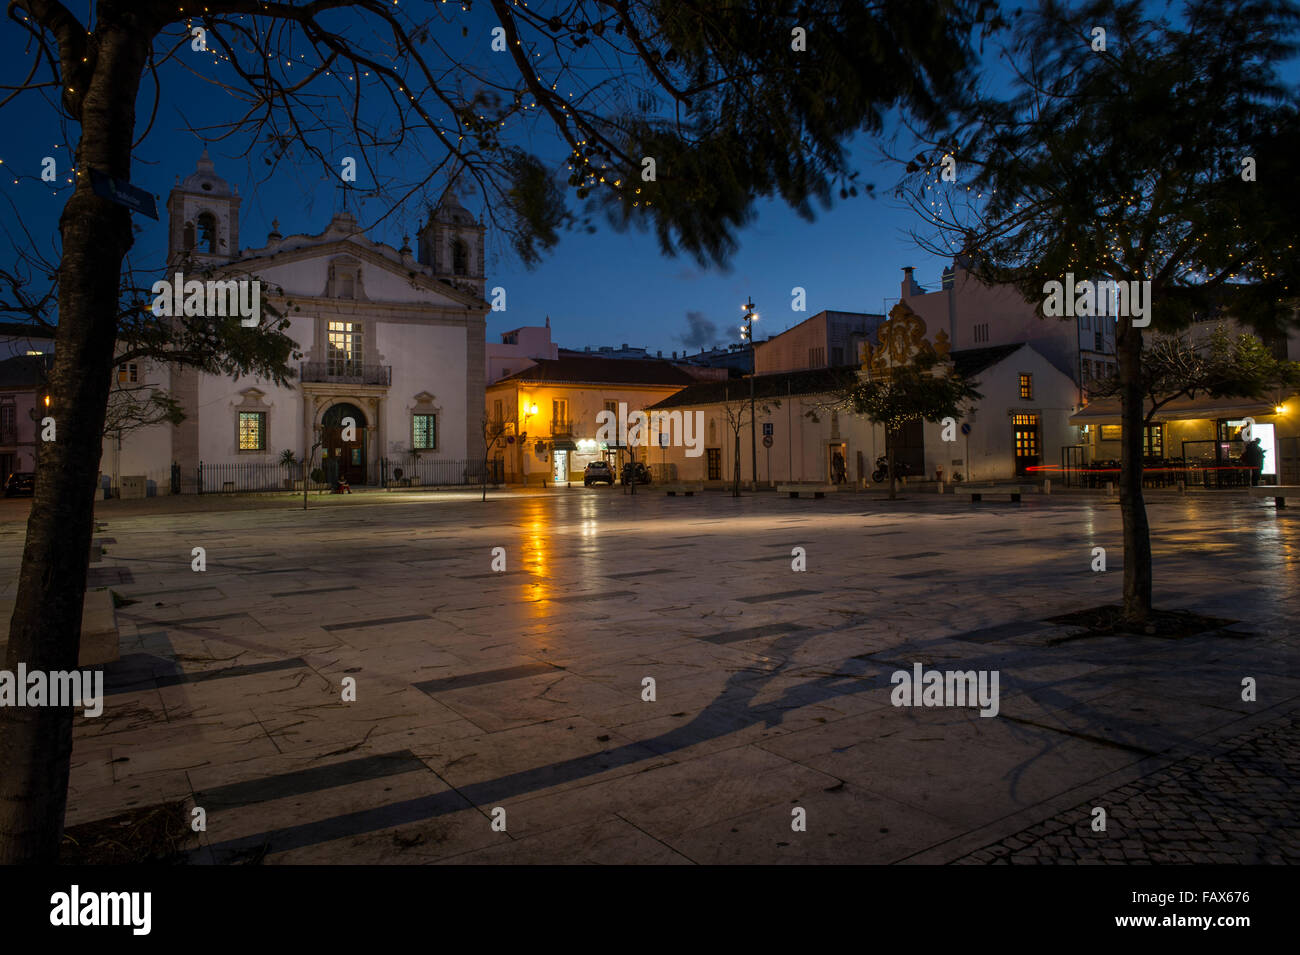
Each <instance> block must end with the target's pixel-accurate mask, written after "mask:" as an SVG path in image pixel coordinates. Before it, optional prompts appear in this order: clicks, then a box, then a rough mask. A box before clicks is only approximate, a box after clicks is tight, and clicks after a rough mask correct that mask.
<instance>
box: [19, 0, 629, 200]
mask: <svg viewBox="0 0 1300 955" xmlns="http://www.w3.org/2000/svg"><path fill="white" fill-rule="evenodd" d="M440 2H441V4H442V5H443V6H446V5H447V4H448V2H449V0H440ZM399 5H400V0H393V6H394V7H397V6H399ZM513 5H514V6H516V7H522V8H525V9H527V8H528V4H527V2H525V0H513ZM455 6H458V7H459V8H460V11H461V12H463V13H470V12H471V6H470V4H468V3H465V2H458V3H455ZM189 9H190V11H191V12H189V13H188V15H187V17H186V19H185V21H184V23H185V30H186V32H187V35H188V36H194V35H195V34H194V31H195V29H196V28H200V29H201V28H203V27H204V23H203V21H202V20H201V19H196V17H197V16H198V14H197V11H195V10H194V8H189ZM204 9H206V8H204ZM177 12H178V13H180V14H182V15H185V14H186V13H187V7H186V6H184V5H181V6H178V7H177ZM236 19H237V20H238V21H240V22H243V21H246V20H248V19H249V17H248V16H246V15H239V16H238V17H237V18H236ZM22 20H23V21H25V22H30V16H28V15H26V14H24V15H22ZM87 35H88V36H90V35H91V34H90V33H89V32H88V33H87ZM514 43H515V45H516V46H522V40H520V39H517V38H516V39H515V40H514ZM192 52H193V53H194V54H196V55H206V57H207V58H208V61H209V63H210V64H211V65H212V66H214V67H215V66H219V65H220V64H222V63H232V62H233V60H232V57H231V56H230V55H228V54H226V53H223V52H222V51H221V50H220V49H219V48H218V47H217V46H216V45H212V46H209V45H207V44H206V43H203V44H201V48H198V49H193V48H192ZM531 53H532V58H533V59H536V60H541V59H542V53H540V52H537V51H531ZM278 59H279V57H277V60H278ZM283 66H284V68H285V69H286V70H292V69H295V68H302V69H305V70H315V71H320V70H321V65H320V64H318V65H313V64H311V63H309V62H308V61H307V56H306V54H305V53H299V54H298V55H297V59H296V60H295V59H292V58H288V57H286V58H284V60H283ZM358 72H359V74H360V78H361V79H370V78H372V77H375V76H377V75H378V74H376V73H374V72H373V71H371V70H364V69H363V70H360V71H356V70H352V71H344V70H338V71H336V70H329V69H326V70H324V71H323V72H322V75H323V76H325V77H335V76H337V77H339V78H340V79H343V78H346V81H347V82H356V81H357V78H358ZM533 80H535V81H536V83H537V84H538V85H540V86H542V87H545V86H549V87H550V89H551V91H552V92H555V93H561V91H560V89H559V83H558V82H550V83H548V82H547V81H546V80H544V79H543V78H542V77H541V75H540V74H539V73H538V72H537V71H535V70H534V71H533ZM397 89H398V91H399V92H401V93H404V94H406V96H407V99H408V100H409V101H410V103H411V104H412V105H413V106H418V104H419V97H418V96H417V95H416V93H414V92H412V91H411V90H409V89H408V88H407V87H406V86H405V85H404V84H401V83H399V84H398V85H397ZM68 91H69V92H75V90H74V89H73V88H71V87H70V88H69V90H68ZM563 95H565V94H563V93H561V96H563ZM574 95H575V94H574V92H572V91H569V92H567V97H568V99H569V100H572V99H573V98H574ZM548 105H549V106H550V108H552V109H556V110H558V111H559V113H560V114H561V116H562V117H564V118H565V121H566V126H568V123H570V122H574V123H577V115H578V114H577V113H576V112H575V111H574V109H573V108H572V107H571V106H570V104H569V103H567V102H565V101H564V99H563V98H561V99H557V100H556V101H555V102H553V103H550V104H548ZM541 108H542V103H540V102H538V101H537V99H536V98H535V97H534V98H532V100H531V101H529V102H518V103H516V104H515V106H514V108H513V109H514V110H517V111H519V112H520V113H521V114H522V115H525V116H526V115H528V113H529V112H530V111H535V110H540V109H541ZM477 118H478V121H479V122H480V123H489V122H490V123H492V125H493V126H494V127H496V128H497V129H504V128H506V127H507V120H506V119H503V118H499V117H496V118H492V119H489V117H488V116H487V115H485V114H482V113H480V114H478V115H477ZM441 132H442V133H444V134H446V135H448V136H450V135H451V134H452V133H454V134H455V135H456V143H457V144H458V145H459V144H460V143H463V142H464V141H465V138H466V132H465V131H462V127H460V126H459V125H457V126H456V127H455V128H452V126H451V124H450V123H448V124H447V125H446V126H444V127H443V128H442V130H441ZM480 132H485V130H480ZM589 145H590V144H589V142H588V140H586V139H582V140H579V141H578V143H577V146H576V147H575V148H574V149H573V150H572V152H571V154H570V155H569V157H568V158H567V159H566V160H565V167H566V169H567V170H568V172H569V173H570V174H575V173H576V174H577V175H578V176H579V177H580V178H579V179H578V181H576V182H574V183H573V185H574V186H575V187H576V188H577V189H579V190H582V191H584V192H585V191H587V190H591V189H593V188H597V187H601V186H603V187H606V188H608V189H612V190H614V191H615V192H619V193H622V192H624V191H625V186H624V183H625V182H626V181H627V176H628V175H629V174H630V173H624V174H619V175H614V174H611V172H610V166H609V163H608V162H601V163H600V164H599V167H597V166H596V164H595V163H594V162H593V155H592V154H589V153H588V152H587V151H586V150H587V147H588V146H589ZM54 148H55V149H59V148H60V146H59V145H56V146H55V147H54ZM65 152H66V149H65ZM0 165H5V161H4V159H2V158H0ZM8 165H9V169H5V170H3V171H2V172H10V170H12V169H13V164H12V163H9V164H8ZM66 173H67V174H66V175H61V176H60V179H59V181H58V182H57V184H56V183H51V182H49V181H48V180H44V179H41V177H39V176H24V175H22V174H12V173H11V175H12V176H13V178H12V184H13V185H20V184H21V182H22V180H23V179H25V178H26V179H32V180H34V181H41V182H44V183H45V184H46V185H50V186H52V188H50V190H49V193H50V195H51V196H56V197H57V196H61V195H63V194H65V193H66V192H68V189H67V187H68V186H75V184H76V177H77V176H78V175H79V173H78V171H77V170H76V169H75V168H69V169H68V170H66ZM629 185H630V184H629ZM625 198H627V199H630V200H631V205H632V206H633V207H634V208H639V207H641V206H642V205H644V206H650V205H651V200H650V199H648V198H645V197H644V196H643V195H642V188H641V187H633V191H632V192H631V193H630V194H629V195H627V196H626V197H625Z"/></svg>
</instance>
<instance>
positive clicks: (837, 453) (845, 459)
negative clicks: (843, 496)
mask: <svg viewBox="0 0 1300 955" xmlns="http://www.w3.org/2000/svg"><path fill="white" fill-rule="evenodd" d="M848 476H849V446H848V445H847V444H845V443H844V442H843V441H834V442H832V443H831V444H829V445H828V446H827V447H826V477H827V480H828V481H829V482H830V483H831V484H843V483H845V482H846V481H847V480H848Z"/></svg>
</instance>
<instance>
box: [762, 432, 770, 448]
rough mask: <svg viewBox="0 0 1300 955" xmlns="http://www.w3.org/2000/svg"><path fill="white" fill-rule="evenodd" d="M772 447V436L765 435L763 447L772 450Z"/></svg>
mask: <svg viewBox="0 0 1300 955" xmlns="http://www.w3.org/2000/svg"><path fill="white" fill-rule="evenodd" d="M771 446H772V436H771V435H770V434H765V435H763V447H765V448H770V447H771Z"/></svg>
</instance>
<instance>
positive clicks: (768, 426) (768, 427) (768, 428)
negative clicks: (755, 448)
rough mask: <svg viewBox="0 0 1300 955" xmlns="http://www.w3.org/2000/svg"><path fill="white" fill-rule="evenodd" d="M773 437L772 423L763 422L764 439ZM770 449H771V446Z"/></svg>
mask: <svg viewBox="0 0 1300 955" xmlns="http://www.w3.org/2000/svg"><path fill="white" fill-rule="evenodd" d="M771 436H772V422H770V421H764V422H763V437H765V438H770V437H771ZM769 447H770V445H769Z"/></svg>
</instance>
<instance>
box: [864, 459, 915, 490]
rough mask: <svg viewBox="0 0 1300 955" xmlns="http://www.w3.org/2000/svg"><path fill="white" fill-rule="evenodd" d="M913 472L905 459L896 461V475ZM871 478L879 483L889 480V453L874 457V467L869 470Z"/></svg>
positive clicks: (900, 475)
mask: <svg viewBox="0 0 1300 955" xmlns="http://www.w3.org/2000/svg"><path fill="white" fill-rule="evenodd" d="M913 473H914V472H913V471H912V469H911V468H910V467H909V466H908V465H907V463H906V462H905V461H899V462H898V471H897V474H896V475H895V476H896V477H909V476H910V475H912V474H913ZM871 480H873V481H875V482H876V483H877V484H879V483H880V482H881V481H888V480H889V455H887V454H882V455H881V456H880V457H878V458H876V469H875V470H874V471H872V472H871Z"/></svg>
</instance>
